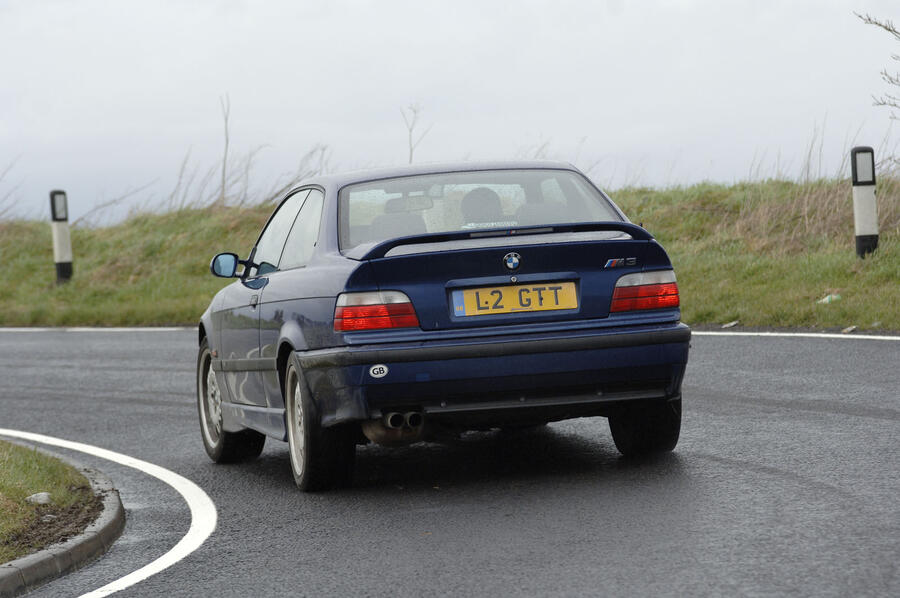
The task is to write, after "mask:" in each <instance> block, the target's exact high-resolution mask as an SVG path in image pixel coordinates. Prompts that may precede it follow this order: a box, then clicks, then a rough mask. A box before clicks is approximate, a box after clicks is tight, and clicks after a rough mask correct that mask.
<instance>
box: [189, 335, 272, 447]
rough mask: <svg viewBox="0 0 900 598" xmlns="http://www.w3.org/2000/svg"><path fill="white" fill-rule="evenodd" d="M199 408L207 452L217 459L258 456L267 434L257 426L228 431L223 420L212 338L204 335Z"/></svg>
mask: <svg viewBox="0 0 900 598" xmlns="http://www.w3.org/2000/svg"><path fill="white" fill-rule="evenodd" d="M197 411H198V412H199V414H200V436H201V438H202V439H203V448H205V449H206V454H207V455H209V458H210V459H212V460H213V461H215V462H216V463H233V462H235V461H244V460H249V459H254V458H256V457H258V456H259V454H260V453H261V452H262V450H263V445H265V443H266V437H265V436H264V435H262V434H260V433H259V432H257V431H255V430H242V431H240V432H226V431H225V430H224V428H223V425H222V422H223V419H222V393H221V391H220V390H219V384H218V382H217V380H216V373H215V372H214V371H213V369H212V355H211V354H210V350H209V342H208V341H207V340H206V339H205V338H204V339H203V341H202V342H201V343H200V353H199V355H198V356H197Z"/></svg>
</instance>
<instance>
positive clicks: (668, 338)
mask: <svg viewBox="0 0 900 598" xmlns="http://www.w3.org/2000/svg"><path fill="white" fill-rule="evenodd" d="M690 340H691V329H690V328H688V327H687V325H685V324H678V325H677V326H675V327H674V328H669V329H663V330H651V331H646V332H625V333H619V334H598V335H595V336H581V337H566V338H551V339H532V340H525V341H516V340H508V341H500V342H492V343H478V344H465V345H437V346H427V345H425V346H422V345H420V346H416V347H409V346H407V347H402V348H397V349H392V348H385V347H378V348H366V347H359V348H355V347H354V348H346V347H341V348H337V349H322V350H318V351H307V352H304V353H298V354H297V357H298V358H299V359H300V365H301V366H302V367H303V368H304V369H319V368H326V367H340V366H348V365H360V364H368V363H399V362H409V361H437V360H443V359H466V358H484V357H504V356H507V355H522V354H528V353H557V352H565V351H584V350H591V349H612V348H616V347H637V346H641V345H662V344H666V343H686V342H688V341H690Z"/></svg>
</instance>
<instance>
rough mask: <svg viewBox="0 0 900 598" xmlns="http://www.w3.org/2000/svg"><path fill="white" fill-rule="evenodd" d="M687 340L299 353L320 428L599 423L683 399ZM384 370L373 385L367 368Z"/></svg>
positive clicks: (545, 340)
mask: <svg viewBox="0 0 900 598" xmlns="http://www.w3.org/2000/svg"><path fill="white" fill-rule="evenodd" d="M690 336H691V331H690V328H688V327H687V326H686V325H684V324H666V325H663V326H657V327H653V326H635V327H630V328H627V329H616V330H615V331H609V330H604V331H598V332H591V333H585V332H583V331H581V332H577V333H556V334H551V333H542V334H540V335H517V336H505V337H501V336H498V337H492V338H489V339H464V340H453V341H433V342H418V343H396V344H378V345H361V346H349V347H340V348H333V349H322V350H316V351H305V352H299V353H298V358H299V360H300V364H301V366H302V367H303V371H304V374H305V376H306V380H307V382H308V384H309V387H310V390H311V391H312V394H313V398H314V399H315V401H316V403H317V404H318V406H319V411H320V414H321V419H322V425H324V426H330V425H334V424H338V423H342V422H347V421H359V420H365V419H371V418H375V417H380V416H381V415H382V413H383V412H385V411H390V410H404V411H409V410H421V411H422V412H424V413H425V414H426V415H427V416H428V417H429V418H432V419H448V420H464V421H469V422H478V421H482V422H488V423H491V422H493V423H497V422H503V421H511V422H512V421H520V420H523V421H527V420H545V421H550V420H554V419H566V418H569V417H581V416H587V415H606V414H607V413H608V412H609V411H610V410H612V409H614V408H616V406H617V405H621V404H622V403H623V402H625V401H635V400H660V399H662V400H665V399H674V398H678V397H680V394H681V380H682V378H683V376H684V369H685V366H686V364H687V357H688V348H689V343H690ZM375 365H384V366H386V369H387V374H386V375H385V376H384V377H381V378H375V377H373V376H372V375H371V374H370V368H372V366H375Z"/></svg>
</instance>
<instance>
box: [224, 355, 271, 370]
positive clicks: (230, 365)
mask: <svg viewBox="0 0 900 598" xmlns="http://www.w3.org/2000/svg"><path fill="white" fill-rule="evenodd" d="M210 367H211V368H212V369H213V371H216V372H266V371H269V370H275V369H276V367H277V362H276V360H275V358H274V357H262V358H259V359H213V360H212V361H211V362H210Z"/></svg>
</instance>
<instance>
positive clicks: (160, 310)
mask: <svg viewBox="0 0 900 598" xmlns="http://www.w3.org/2000/svg"><path fill="white" fill-rule="evenodd" d="M612 195H613V197H614V199H615V200H616V202H617V203H618V204H619V205H620V206H621V207H622V208H623V209H624V210H625V212H626V213H627V214H628V215H629V217H630V218H631V219H632V220H634V221H635V222H641V223H643V225H644V226H645V227H646V228H648V229H649V230H650V231H651V232H652V233H654V234H655V235H656V236H657V238H658V239H659V240H660V242H661V243H662V244H663V245H664V247H665V248H666V250H667V251H668V252H669V255H670V257H671V258H672V262H673V263H674V265H675V269H676V272H677V275H678V284H679V288H680V289H681V298H682V310H683V317H684V320H685V321H686V322H688V323H690V324H720V323H724V322H729V321H732V320H740V322H741V325H745V326H772V327H815V328H838V327H841V328H842V327H845V326H850V325H855V326H858V327H859V329H860V330H872V329H882V330H900V310H897V309H896V308H895V302H896V299H895V298H896V297H898V296H900V183H898V181H897V180H895V179H891V178H888V177H882V178H881V179H880V181H879V189H878V198H879V215H880V221H881V231H882V236H881V246H880V248H879V250H878V251H877V252H876V254H875V255H873V256H870V257H869V258H868V259H866V260H859V259H857V258H856V257H855V255H854V237H853V212H852V202H851V198H850V186H849V183H848V182H847V181H841V180H825V181H813V182H809V183H802V184H801V183H794V182H789V181H763V182H756V183H738V184H734V185H714V184H708V183H701V184H697V185H692V186H690V187H678V188H669V189H662V190H656V189H641V188H631V189H622V190H619V191H618V192H615V193H613V194H612ZM271 209H272V206H271V205H265V206H255V207H249V208H217V209H212V208H208V209H197V210H182V211H178V212H171V213H166V214H157V215H141V216H137V217H134V218H131V219H130V220H128V221H127V222H124V223H122V224H119V225H116V226H111V227H104V228H95V229H85V228H76V229H75V230H73V233H72V237H73V248H74V254H75V276H74V278H73V280H72V281H71V282H70V283H69V284H67V285H63V286H59V287H57V286H56V285H55V270H54V265H53V257H52V250H51V238H50V227H49V225H48V224H47V223H41V222H5V223H0V259H2V262H3V272H4V274H3V281H4V284H2V285H0V305H2V309H0V325H2V326H71V325H96V326H122V325H147V326H154V325H172V324H182V325H193V324H196V322H197V321H198V319H199V317H200V314H202V313H203V310H204V309H206V306H207V305H208V303H209V300H210V299H211V298H212V295H213V294H214V293H215V292H216V291H217V290H218V289H219V288H221V287H222V286H223V285H224V284H225V282H224V281H222V280H221V279H217V278H214V277H212V276H211V275H210V274H209V270H208V264H209V259H210V258H211V257H212V256H213V254H215V253H217V252H220V251H236V252H238V253H240V254H241V255H246V253H247V251H248V249H249V248H250V247H251V245H252V243H253V242H254V240H255V239H256V236H257V234H258V233H259V230H260V229H261V227H262V225H263V224H264V223H265V220H266V218H267V217H268V214H269V212H270V211H271ZM828 294H839V295H841V300H840V301H837V302H834V303H830V304H825V305H821V304H817V303H816V300H818V299H820V298H822V297H824V296H825V295H828Z"/></svg>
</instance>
